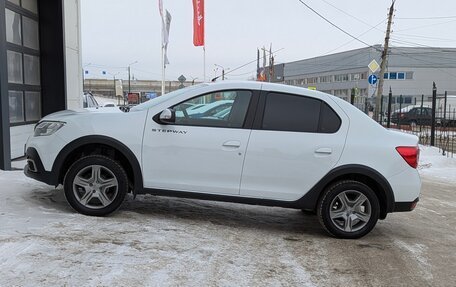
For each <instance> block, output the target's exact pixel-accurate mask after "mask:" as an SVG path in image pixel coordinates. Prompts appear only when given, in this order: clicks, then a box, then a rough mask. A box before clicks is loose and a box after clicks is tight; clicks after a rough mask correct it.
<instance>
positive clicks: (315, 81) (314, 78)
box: [307, 77, 318, 84]
mask: <svg viewBox="0 0 456 287" xmlns="http://www.w3.org/2000/svg"><path fill="white" fill-rule="evenodd" d="M317 81H318V78H317V77H312V78H307V84H316V83H317Z"/></svg>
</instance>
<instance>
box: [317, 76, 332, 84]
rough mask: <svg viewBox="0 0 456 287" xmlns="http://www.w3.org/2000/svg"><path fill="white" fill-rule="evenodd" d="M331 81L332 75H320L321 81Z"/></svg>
mask: <svg viewBox="0 0 456 287" xmlns="http://www.w3.org/2000/svg"><path fill="white" fill-rule="evenodd" d="M330 82H331V76H321V77H320V83H330Z"/></svg>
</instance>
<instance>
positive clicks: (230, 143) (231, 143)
mask: <svg viewBox="0 0 456 287" xmlns="http://www.w3.org/2000/svg"><path fill="white" fill-rule="evenodd" d="M223 146H224V147H228V148H238V147H240V146H241V142H240V141H226V142H224V143H223Z"/></svg>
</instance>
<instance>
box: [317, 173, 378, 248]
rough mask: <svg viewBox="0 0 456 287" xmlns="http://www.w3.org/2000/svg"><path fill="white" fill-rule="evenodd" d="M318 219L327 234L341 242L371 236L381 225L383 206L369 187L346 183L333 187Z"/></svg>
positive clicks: (319, 208) (326, 194)
mask: <svg viewBox="0 0 456 287" xmlns="http://www.w3.org/2000/svg"><path fill="white" fill-rule="evenodd" d="M317 213H318V218H319V220H320V223H321V224H322V225H323V227H324V228H325V229H326V231H327V232H328V233H329V234H331V235H333V236H335V237H338V238H346V239H355V238H360V237H363V236H364V235H366V234H368V233H369V232H370V231H371V230H372V228H374V226H375V224H376V223H377V221H378V218H379V214H380V204H379V201H378V198H377V195H376V194H375V192H374V191H373V190H372V189H371V188H370V187H368V186H367V185H365V184H363V183H361V182H358V181H353V180H344V181H340V182H337V183H335V184H332V185H331V186H329V187H328V188H327V189H326V190H325V192H324V194H323V196H322V198H321V200H320V201H319V204H318V209H317Z"/></svg>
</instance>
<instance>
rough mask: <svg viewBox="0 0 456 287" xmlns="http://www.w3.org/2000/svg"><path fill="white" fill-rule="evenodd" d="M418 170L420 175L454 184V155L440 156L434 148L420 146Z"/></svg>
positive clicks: (455, 165)
mask: <svg viewBox="0 0 456 287" xmlns="http://www.w3.org/2000/svg"><path fill="white" fill-rule="evenodd" d="M418 170H419V172H420V174H421V175H424V176H428V177H431V178H434V179H436V180H439V181H442V182H447V183H454V184H456V155H453V154H451V153H449V154H446V155H445V156H443V155H442V150H439V149H438V148H436V147H430V146H423V145H420V160H419V166H418Z"/></svg>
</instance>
